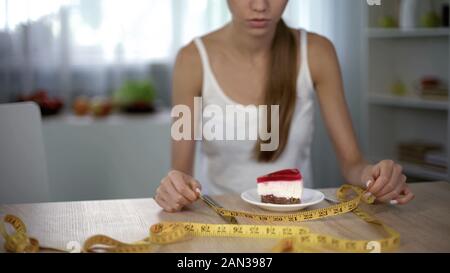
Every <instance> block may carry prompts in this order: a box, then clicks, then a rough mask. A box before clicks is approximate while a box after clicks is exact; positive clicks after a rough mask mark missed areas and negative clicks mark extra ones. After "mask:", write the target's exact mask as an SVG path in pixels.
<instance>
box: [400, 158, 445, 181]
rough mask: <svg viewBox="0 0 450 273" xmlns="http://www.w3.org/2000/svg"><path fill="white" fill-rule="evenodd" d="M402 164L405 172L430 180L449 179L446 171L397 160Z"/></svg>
mask: <svg viewBox="0 0 450 273" xmlns="http://www.w3.org/2000/svg"><path fill="white" fill-rule="evenodd" d="M399 164H400V165H402V166H403V170H404V172H405V174H406V175H407V176H408V175H412V176H418V177H420V178H426V179H430V180H441V181H447V180H448V179H449V176H448V173H446V172H439V171H435V170H433V169H432V168H427V167H423V166H420V165H417V164H413V163H407V162H399Z"/></svg>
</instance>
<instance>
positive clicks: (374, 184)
mask: <svg viewBox="0 0 450 273" xmlns="http://www.w3.org/2000/svg"><path fill="white" fill-rule="evenodd" d="M364 173H365V174H364V175H363V176H364V178H365V180H364V181H367V183H366V186H367V192H368V194H369V193H370V194H372V195H373V196H375V197H376V200H377V201H380V202H383V203H390V204H392V205H397V204H400V205H403V204H406V203H408V202H409V201H411V200H412V199H414V197H415V196H414V194H413V193H412V192H411V190H410V188H409V187H408V184H406V176H405V175H404V174H403V168H402V166H400V165H399V164H397V163H395V162H394V161H392V160H383V161H380V162H379V163H378V164H376V165H371V166H369V167H368V168H367V169H366V171H365V172H364ZM368 177H369V178H368Z"/></svg>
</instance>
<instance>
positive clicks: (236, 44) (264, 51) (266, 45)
mask: <svg viewBox="0 0 450 273" xmlns="http://www.w3.org/2000/svg"><path fill="white" fill-rule="evenodd" d="M227 36H228V37H227V38H228V39H227V40H228V41H229V42H230V45H231V47H232V48H233V49H234V50H235V51H236V52H238V53H239V54H241V55H244V56H245V57H248V58H252V59H253V58H255V57H258V56H266V55H268V54H269V53H270V50H271V46H272V41H273V39H274V36H275V30H274V31H271V32H270V33H268V34H267V35H261V36H252V35H249V34H247V33H245V32H244V31H243V30H242V29H240V28H239V27H238V26H236V25H235V24H234V23H233V22H231V23H230V24H229V25H228V30H227Z"/></svg>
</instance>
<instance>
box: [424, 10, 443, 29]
mask: <svg viewBox="0 0 450 273" xmlns="http://www.w3.org/2000/svg"><path fill="white" fill-rule="evenodd" d="M420 24H421V26H422V27H439V26H440V25H441V18H439V15H438V14H437V13H436V12H434V11H429V12H427V13H425V14H424V15H422V17H421V18H420Z"/></svg>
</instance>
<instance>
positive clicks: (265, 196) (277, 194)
mask: <svg viewBox="0 0 450 273" xmlns="http://www.w3.org/2000/svg"><path fill="white" fill-rule="evenodd" d="M257 182H258V194H259V196H261V202H263V203H270V204H281V205H289V204H300V202H301V198H302V193H303V178H302V175H301V173H300V171H299V170H297V169H290V170H282V171H279V172H274V173H270V174H267V175H264V176H261V177H258V179H257Z"/></svg>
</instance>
